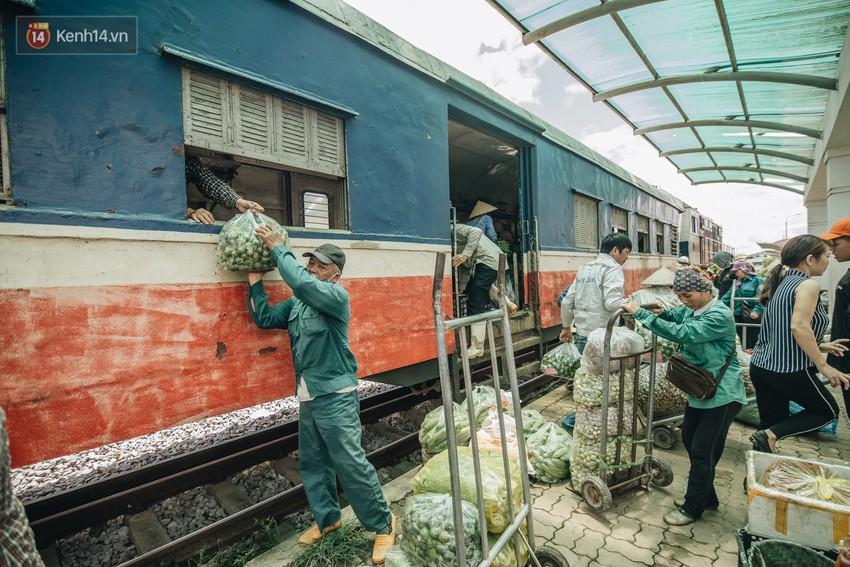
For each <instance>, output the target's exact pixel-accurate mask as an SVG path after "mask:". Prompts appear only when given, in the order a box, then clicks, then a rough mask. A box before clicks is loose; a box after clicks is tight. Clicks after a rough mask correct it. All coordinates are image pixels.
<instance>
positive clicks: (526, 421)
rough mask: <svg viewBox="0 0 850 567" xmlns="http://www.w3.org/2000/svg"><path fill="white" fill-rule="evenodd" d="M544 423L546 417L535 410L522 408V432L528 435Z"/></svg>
mask: <svg viewBox="0 0 850 567" xmlns="http://www.w3.org/2000/svg"><path fill="white" fill-rule="evenodd" d="M545 424H546V418H545V417H543V414H542V413H540V412H539V411H537V410H533V409H524V410H522V432H523V433H525V436H526V437H528V436H529V435H531V434H532V433H534V432H536V431H537V430H539V429H540V428H541V427H543V426H544V425H545Z"/></svg>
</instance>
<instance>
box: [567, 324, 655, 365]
mask: <svg viewBox="0 0 850 567" xmlns="http://www.w3.org/2000/svg"><path fill="white" fill-rule="evenodd" d="M605 333H606V329H596V330H595V331H591V332H590V334H589V335H587V344H586V345H585V346H584V352H583V353H582V355H581V367H580V368H581V370H582V371H584V372H585V373H587V374H597V375H598V374H602V366H603V362H604V360H605ZM643 350H644V349H643V337H641V336H640V335H639V334H637V333H636V332H634V331H632V330H631V329H627V328H626V327H614V328H613V329H611V350H610V356H611V358H615V357H619V356H628V355H630V354H637V353H639V352H643ZM621 363H622V364H621ZM621 367H623V368H627V369H628V368H634V367H635V358H626V359H623V360H611V364H610V368H609V371H610V372H615V371H618V370H619V369H620V368H621Z"/></svg>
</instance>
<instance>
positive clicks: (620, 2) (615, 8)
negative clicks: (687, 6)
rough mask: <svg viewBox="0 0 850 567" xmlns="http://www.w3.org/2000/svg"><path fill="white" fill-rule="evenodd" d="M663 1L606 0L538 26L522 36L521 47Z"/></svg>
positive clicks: (662, 0)
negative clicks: (574, 27)
mask: <svg viewBox="0 0 850 567" xmlns="http://www.w3.org/2000/svg"><path fill="white" fill-rule="evenodd" d="M664 1H666V0H608V2H605V3H603V4H600V5H599V6H594V7H592V8H587V9H586V10H581V11H580V12H576V13H575V14H570V15H569V16H564V17H563V18H559V19H557V20H554V21H552V22H549V23H548V24H546V25H544V26H540V27H539V28H537V29H536V30H531V31H529V32H527V33H525V34H523V36H522V43H523V45H530V44H532V43H536V42H538V41H540V40H541V39H543V38H546V37H548V36H550V35H552V34H553V33H556V32H559V31H561V30H565V29H567V28H570V27H573V26H577V25H579V24H583V23H584V22H589V21H590V20H595V19H597V18H601V17H603V16H607V15H609V14H614V13H616V12H620V11H622V10H628V9H629V8H637V7H638V6H645V5H647V4H653V3H655V2H664Z"/></svg>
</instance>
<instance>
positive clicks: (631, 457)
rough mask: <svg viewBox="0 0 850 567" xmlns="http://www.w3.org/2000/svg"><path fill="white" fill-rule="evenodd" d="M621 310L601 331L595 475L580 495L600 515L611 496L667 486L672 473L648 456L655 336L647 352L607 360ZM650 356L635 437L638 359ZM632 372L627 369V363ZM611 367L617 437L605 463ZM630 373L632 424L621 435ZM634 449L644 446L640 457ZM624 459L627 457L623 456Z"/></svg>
mask: <svg viewBox="0 0 850 567" xmlns="http://www.w3.org/2000/svg"><path fill="white" fill-rule="evenodd" d="M624 313H625V310H623V309H618V310H617V311H615V312H614V313H613V314H612V315H611V317H609V318H608V324H607V326H606V327H605V343H604V350H603V360H602V405H601V408H600V409H601V412H602V413H601V422H602V423H601V427H600V453H599V462H600V465H599V471H598V472H597V473H596V475H591V476H589V477H587V478H586V479H585V480H584V481H583V482H582V484H581V495H582V497H583V498H584V500H585V502H586V503H587V505H588V506H590V508H591V509H593V510H594V511H596V512H604V511H605V510H607V509H608V508H610V507H611V494H612V493H614V492H621V491H625V490H628V489H630V488H634V487H636V486H643V487H644V488H646V487H648V486H649V485H650V484H652V485H653V486H659V487H663V486H669V485H670V484H671V483H672V482H673V469H671V468H670V465H668V464H667V463H666V462H664V461H663V460H661V459H659V458H658V457H655V456H653V455H652V427H653V421H652V410H653V406H654V403H655V364H656V357H657V352H658V342H657V338H656V336H655V335H654V334H653V335H652V343H651V345H650V348H649V349H646V350H643V351H641V352H639V353H636V354H629V355H624V356H614V357H612V356H611V336H612V334H613V331H614V326H615V325H616V323H617V321H618V320H619V319H620V317H621V316H622V315H623V314H624ZM647 353H649V354H650V362H649V391H648V392H647V404H646V406H647V411H646V418H647V425H646V433H645V436H644V437H639V435H638V403H637V391H638V386H639V381H640V369H641V358H642V357H643V355H645V354H647ZM629 362H631V363H632V364H633V368H631V369H629V368H627V365H628V363H629ZM612 363H618V367H619V368H618V369H619V381H620V393H619V396H617V400H616V403H617V412H618V413H617V434H616V437H615V439H614V440H615V442H616V445H615V449H616V451H615V457H614V462H613V463H608V462H607V461H606V457H607V451H606V449H607V447H608V409H609V407H610V405H609V399H608V390H609V388H608V386H609V384H610V380H611V367H612ZM630 371H631V374H632V377H631V379H632V384H633V392H634V394H633V396H632V401H631V403H632V412H631V413H632V423H631V434H630V435H627V434H625V427H624V423H623V422H624V419H625V414H624V413H623V410H624V408H625V404H626V399H625V397H626V392H625V385H626V379H627V376H626V375H627V373H629V372H630ZM626 441H628V446H627V449H628V450H624V447H623V444H624V442H626ZM638 445H643V446H644V455H643V456H642V457H640V458H638V457H637V450H638ZM627 455H628V456H627Z"/></svg>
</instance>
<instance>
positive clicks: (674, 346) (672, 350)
mask: <svg viewBox="0 0 850 567" xmlns="http://www.w3.org/2000/svg"><path fill="white" fill-rule="evenodd" d="M635 332H637V334H639V335H640V336H641V337H643V348H645V349H648V348H650V347H651V346H652V331H650V330H649V329H647V328H646V327H644V326H643V325H641V324H640V322H639V321H636V325H635ZM655 344H656V346H657V347H658V354H660V355H661V360H662V361H663V362H668V361H669V360H670V357H671V356H673V355H674V354H676V353H677V352H679V343H676V342H673V341H669V340H667V339H662V338H661V337H658V339H657V340H656V342H655Z"/></svg>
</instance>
